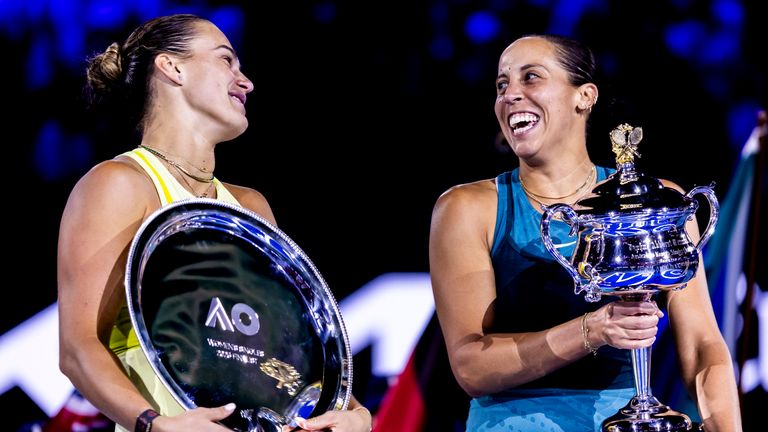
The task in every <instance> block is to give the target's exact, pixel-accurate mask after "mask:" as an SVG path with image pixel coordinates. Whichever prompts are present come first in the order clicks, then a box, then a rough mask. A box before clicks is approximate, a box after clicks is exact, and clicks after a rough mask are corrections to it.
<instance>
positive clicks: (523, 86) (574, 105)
mask: <svg viewBox="0 0 768 432" xmlns="http://www.w3.org/2000/svg"><path fill="white" fill-rule="evenodd" d="M496 91H497V96H496V104H495V112H496V118H497V119H498V121H499V125H500V126H501V130H502V133H503V134H504V136H505V137H506V139H507V142H508V143H509V145H510V147H511V148H512V150H513V151H514V152H515V154H516V155H517V156H518V157H520V158H521V159H533V158H537V159H542V160H546V158H548V157H552V156H556V155H558V154H561V153H562V151H563V150H564V149H565V148H566V147H565V146H578V145H581V146H585V145H586V144H585V141H586V138H585V132H586V117H587V113H585V110H584V109H582V108H583V107H585V106H587V105H585V103H587V104H588V103H590V101H591V100H592V99H591V98H592V97H593V96H596V94H597V93H596V88H595V87H594V85H593V84H584V85H581V86H576V85H573V84H572V83H571V81H570V76H569V74H568V71H566V70H565V69H564V68H563V66H562V64H561V62H560V59H559V57H558V52H557V50H556V48H555V45H553V44H552V43H551V42H549V41H547V40H545V39H543V38H540V37H527V38H522V39H518V40H517V41H515V42H513V43H512V44H511V45H510V46H509V47H507V49H505V50H504V52H503V53H502V54H501V57H500V59H499V69H498V77H497V79H496ZM589 106H591V105H589ZM580 107H581V108H580Z"/></svg>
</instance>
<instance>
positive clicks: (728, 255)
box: [651, 125, 764, 421]
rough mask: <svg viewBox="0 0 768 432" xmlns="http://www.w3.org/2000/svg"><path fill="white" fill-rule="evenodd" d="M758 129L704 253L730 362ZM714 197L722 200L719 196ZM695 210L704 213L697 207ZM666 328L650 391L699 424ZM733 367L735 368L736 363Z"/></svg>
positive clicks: (655, 358) (658, 344) (656, 346)
mask: <svg viewBox="0 0 768 432" xmlns="http://www.w3.org/2000/svg"><path fill="white" fill-rule="evenodd" d="M761 128H764V126H763V125H759V126H758V127H756V128H755V129H754V130H753V132H752V134H751V135H750V137H749V139H747V142H746V143H745V144H744V147H743V149H742V153H741V157H740V160H739V162H738V164H737V166H736V168H735V170H734V174H733V178H732V180H731V182H730V184H729V186H728V190H727V193H726V194H725V198H724V199H722V198H721V199H720V210H719V220H718V222H717V226H716V227H715V232H714V234H713V235H712V237H711V238H710V240H709V241H708V242H707V244H706V245H705V247H704V250H703V256H704V269H705V271H706V275H707V283H708V286H709V292H710V297H711V301H712V307H713V309H714V311H715V316H716V318H717V322H718V325H719V327H720V331H721V332H722V334H723V337H724V339H725V342H726V344H727V345H728V348H729V350H730V352H731V356H732V358H733V361H734V362H736V358H737V356H736V354H737V350H738V347H737V341H738V337H739V334H740V332H741V326H742V322H743V320H742V318H741V316H740V315H739V308H740V303H741V300H743V298H744V291H745V288H744V280H745V279H744V259H745V253H746V248H747V235H748V231H749V229H748V224H749V216H750V211H751V204H752V188H753V184H754V177H755V166H756V160H757V153H758V150H759V147H760V146H759V136H760V133H761ZM717 195H718V197H722V195H721V194H719V193H718V194H717ZM699 211H708V209H707V208H700V210H699ZM739 284H741V285H739ZM739 287H740V288H739ZM667 329H668V321H667V316H665V317H664V318H663V319H662V320H661V321H660V322H659V333H658V336H657V341H656V343H655V344H654V348H653V361H652V368H651V371H652V374H653V376H652V385H651V388H652V391H653V393H654V395H655V396H657V398H658V399H659V401H660V402H662V403H665V404H668V405H670V407H671V408H672V409H674V410H677V411H681V412H683V413H685V414H687V415H689V416H690V417H691V418H692V420H694V421H700V419H699V416H698V412H697V407H696V404H695V403H694V402H693V400H692V399H691V398H690V396H689V395H688V393H687V391H686V389H685V386H684V385H683V382H682V379H681V378H680V377H681V374H680V368H679V365H678V362H677V354H676V348H675V343H674V339H673V338H672V335H671V332H669V331H666V330H667ZM734 369H737V368H736V365H734Z"/></svg>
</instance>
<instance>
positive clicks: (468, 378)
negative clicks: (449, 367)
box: [453, 361, 490, 398]
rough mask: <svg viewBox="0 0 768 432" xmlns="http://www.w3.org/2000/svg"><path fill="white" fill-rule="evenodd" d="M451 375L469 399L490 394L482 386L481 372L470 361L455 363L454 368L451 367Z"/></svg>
mask: <svg viewBox="0 0 768 432" xmlns="http://www.w3.org/2000/svg"><path fill="white" fill-rule="evenodd" d="M480 369H482V368H480ZM453 375H454V376H455V377H456V382H457V383H458V384H459V386H460V387H461V388H462V390H464V392H466V393H467V394H468V395H469V396H470V397H473V398H474V397H479V396H485V395H487V394H489V393H490V392H489V391H488V389H487V388H486V386H484V385H483V384H484V377H483V375H482V373H481V371H480V370H478V368H477V366H476V365H473V364H472V362H471V361H457V362H456V366H455V367H453Z"/></svg>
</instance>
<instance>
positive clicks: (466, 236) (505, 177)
mask: <svg viewBox="0 0 768 432" xmlns="http://www.w3.org/2000/svg"><path fill="white" fill-rule="evenodd" d="M594 75H595V60H594V56H593V55H592V53H591V51H590V50H589V49H588V48H587V47H585V46H584V45H582V44H580V43H579V42H577V41H574V40H571V39H566V38H562V37H558V36H552V35H534V36H527V37H523V38H520V39H518V40H516V41H515V42H513V43H512V44H511V45H509V46H508V47H507V48H506V49H505V50H504V52H503V53H502V54H501V57H500V60H499V66H498V77H497V79H496V89H497V96H496V103H495V112H496V116H497V119H498V121H499V125H500V127H501V131H502V133H503V134H504V136H505V138H506V140H507V142H508V143H509V145H510V147H511V149H512V150H513V151H514V153H515V155H516V156H517V157H518V160H519V167H518V168H516V169H514V170H512V171H510V172H505V173H503V174H501V175H499V176H497V177H496V178H493V179H487V180H481V181H477V182H473V183H467V184H462V185H457V186H454V187H452V188H451V189H449V190H448V191H446V192H445V193H444V194H442V195H441V196H440V198H439V199H438V201H437V203H436V205H435V208H434V211H433V217H432V227H431V234H430V273H431V277H432V286H433V290H434V294H435V302H436V308H437V315H438V319H439V321H440V325H441V328H442V331H443V335H444V338H445V342H446V346H447V350H448V356H449V359H450V363H451V368H452V370H453V373H454V375H455V376H456V379H457V381H458V382H459V384H460V385H461V386H462V388H463V389H464V390H465V391H466V392H467V393H468V394H469V395H470V396H472V400H471V403H470V410H469V418H468V421H467V429H468V430H470V431H484V432H485V431H505V432H506V431H566V432H571V431H592V430H595V431H599V430H600V427H601V423H602V421H603V420H604V419H605V418H607V417H609V416H611V415H613V414H615V413H616V412H617V411H618V410H619V409H620V408H621V407H623V406H624V405H625V404H626V403H627V402H628V401H629V400H630V399H631V398H632V396H633V395H634V387H633V386H634V380H633V375H632V366H631V361H630V358H629V353H630V351H629V350H630V349H633V348H641V347H645V346H649V345H651V344H652V343H653V342H654V341H655V338H656V332H657V324H658V321H659V318H661V317H662V316H663V312H662V311H661V310H660V309H659V308H658V307H657V305H656V303H654V302H625V301H611V300H609V299H605V298H604V300H603V301H601V302H599V303H589V302H586V301H585V300H584V299H583V298H582V297H581V296H576V295H575V294H574V293H573V280H572V279H571V277H570V276H569V275H568V273H567V272H566V271H565V269H563V268H562V266H560V265H559V264H558V263H557V262H556V261H554V259H553V258H552V257H551V255H550V254H549V253H548V252H547V251H546V250H545V248H544V245H543V243H542V241H541V234H540V231H539V226H540V221H541V211H540V208H541V206H542V205H550V204H554V203H568V204H572V205H573V204H575V203H576V201H578V200H579V199H580V198H582V197H583V196H585V195H586V194H588V193H589V192H590V191H591V190H592V188H593V187H594V185H595V184H596V183H597V182H599V181H601V180H603V179H605V178H606V177H607V176H608V175H610V173H611V170H610V169H607V168H604V167H598V166H595V164H594V163H593V162H592V160H591V159H590V156H589V154H588V152H587V145H586V130H587V120H588V118H589V116H590V114H591V110H592V107H593V106H594V105H595V103H597V100H598V88H597V86H596V85H595V84H594V78H593V77H594ZM606 135H607V134H606ZM606 140H607V137H606ZM664 183H665V184H666V185H668V186H671V187H675V188H677V189H679V187H677V186H676V185H674V184H672V183H670V182H666V181H665V182H664ZM687 229H688V232H689V233H690V234H691V236H692V237H694V238H697V237H698V230H697V227H696V226H695V222H692V223H690V224H689V225H688V227H687ZM550 231H551V235H552V238H553V243H554V244H555V245H556V247H557V248H558V249H560V251H561V252H562V253H563V254H564V255H565V256H569V254H570V253H571V252H572V250H573V247H574V244H575V237H569V236H568V226H567V225H566V224H565V223H563V222H560V221H554V222H553V223H552V225H551V226H550ZM665 304H666V313H669V315H670V324H671V328H672V330H673V332H674V334H675V341H676V343H677V349H678V354H679V357H680V359H681V366H682V367H681V370H682V374H683V379H684V381H685V383H686V384H687V386H688V388H689V389H690V391H691V393H692V396H693V397H694V400H696V401H697V404H698V408H699V414H700V416H701V418H702V419H703V423H704V425H705V427H706V430H708V431H710V430H717V431H737V430H740V418H739V409H738V398H737V392H736V385H735V379H734V371H733V367H732V361H731V358H730V355H729V352H728V349H727V347H726V345H725V343H724V341H723V339H722V336H721V335H720V333H719V331H718V327H717V323H716V321H715V318H714V314H713V312H712V306H711V304H710V301H709V296H708V291H707V284H706V280H705V277H704V272H703V270H701V269H700V270H699V272H698V274H697V276H696V277H695V278H694V279H693V280H692V281H691V282H690V283H689V284H688V287H687V288H686V289H685V290H681V291H676V292H672V293H670V294H669V295H668V296H667V297H666V301H665Z"/></svg>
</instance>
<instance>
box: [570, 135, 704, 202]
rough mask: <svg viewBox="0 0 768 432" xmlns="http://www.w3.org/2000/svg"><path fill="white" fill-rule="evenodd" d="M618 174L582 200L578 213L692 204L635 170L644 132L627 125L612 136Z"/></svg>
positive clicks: (678, 193)
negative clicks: (638, 147)
mask: <svg viewBox="0 0 768 432" xmlns="http://www.w3.org/2000/svg"><path fill="white" fill-rule="evenodd" d="M610 137H611V142H612V144H613V146H612V148H613V152H614V153H615V154H616V168H617V171H616V172H615V173H613V174H611V175H610V176H609V177H608V178H607V179H605V180H604V181H602V182H600V183H598V184H597V186H595V187H594V188H593V189H592V193H591V194H590V195H588V196H587V197H586V198H583V199H581V200H579V201H578V202H577V203H576V204H577V208H578V209H577V210H576V212H577V213H581V214H595V213H598V214H603V213H613V212H619V213H630V212H637V211H644V210H656V209H675V208H683V207H688V206H689V205H690V204H691V202H695V201H693V200H692V199H690V198H687V197H686V196H685V195H683V194H682V193H680V192H678V191H677V190H675V189H673V188H670V187H666V186H664V185H663V184H662V183H661V181H660V180H659V179H657V178H655V177H651V176H647V175H645V174H643V173H641V172H638V171H636V170H635V163H634V161H635V157H638V158H639V157H640V153H638V151H637V145H638V144H639V143H640V141H641V140H642V139H643V129H642V128H640V127H633V126H630V125H629V124H627V123H624V124H621V125H619V126H617V127H616V128H615V129H613V130H612V131H611V133H610Z"/></svg>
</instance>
